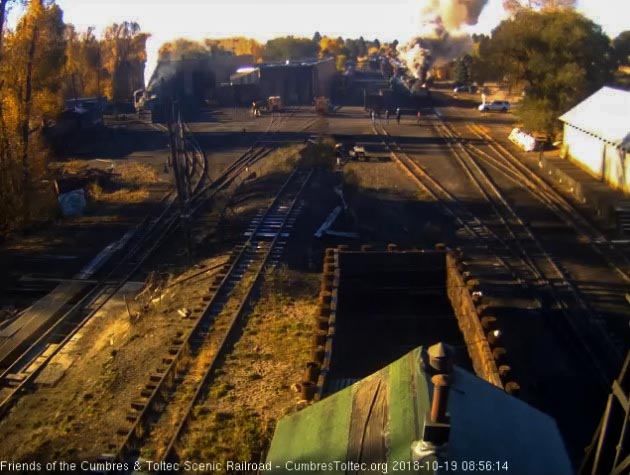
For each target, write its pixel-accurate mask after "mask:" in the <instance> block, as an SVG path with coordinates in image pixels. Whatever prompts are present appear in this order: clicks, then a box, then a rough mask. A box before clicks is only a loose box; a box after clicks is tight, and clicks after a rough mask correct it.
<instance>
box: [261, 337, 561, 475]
mask: <svg viewBox="0 0 630 475" xmlns="http://www.w3.org/2000/svg"><path fill="white" fill-rule="evenodd" d="M432 348H434V347H432ZM427 361H428V356H427V352H426V351H425V350H424V349H423V347H418V348H416V349H414V350H412V351H411V352H409V353H407V354H406V355H404V356H403V357H402V358H400V359H398V360H396V361H394V362H393V363H391V364H390V365H388V366H386V367H385V368H383V369H381V370H379V371H377V372H376V373H374V374H372V375H370V376H368V377H366V378H364V379H362V380H360V381H358V382H357V383H355V384H353V385H352V386H349V387H347V388H345V389H343V390H341V391H339V392H337V393H334V394H333V395H331V396H329V397H326V398H325V399H322V400H320V401H319V402H316V403H315V404H313V405H311V406H309V407H307V408H305V409H303V410H301V411H299V412H297V413H294V414H291V415H288V416H285V417H284V418H282V419H281V420H280V421H279V422H278V425H277V427H276V431H275V434H274V437H273V440H272V442H271V447H270V450H269V453H268V456H267V464H268V466H270V468H271V473H273V474H288V473H306V472H308V473H310V474H318V473H319V474H323V473H326V474H339V475H345V474H347V473H362V474H363V473H393V472H397V473H406V474H418V473H449V472H454V473H462V472H468V471H474V472H476V471H480V470H484V471H492V472H493V473H510V474H528V475H529V474H533V473H536V474H539V475H545V474H549V475H551V474H553V475H564V474H567V475H568V474H571V473H573V469H572V467H571V463H570V461H569V457H568V455H567V453H566V450H565V447H564V443H563V441H562V439H561V437H560V434H559V432H558V429H557V426H556V423H555V421H554V420H553V419H552V418H551V417H549V416H547V415H545V414H543V413H542V412H540V411H538V410H536V409H534V408H532V407H531V406H529V405H527V404H526V403H524V402H522V401H521V400H519V399H517V398H515V397H513V396H510V395H508V394H507V393H505V392H503V391H502V390H501V389H499V388H497V387H496V386H494V385H492V384H490V383H487V382H485V381H483V380H481V379H480V378H478V377H476V376H474V375H473V374H471V373H469V372H467V371H465V370H463V369H462V368H459V367H458V366H453V367H452V369H451V371H450V373H449V377H450V390H449V391H448V396H447V406H446V407H447V411H448V413H447V416H448V421H447V423H446V424H444V425H446V426H447V428H446V430H447V431H446V435H445V434H444V432H441V431H442V430H443V429H444V427H443V426H440V424H437V425H436V426H432V425H431V422H429V421H430V416H429V413H430V412H431V406H432V404H433V397H432V394H433V391H434V387H433V383H432V382H431V381H432V380H431V372H432V368H431V367H430V366H429V365H427ZM427 428H428V429H429V432H427ZM432 430H434V431H437V432H431V431H432ZM440 432H441V434H440ZM430 433H432V434H433V436H436V435H437V436H438V438H440V439H441V440H442V442H444V441H446V442H445V444H444V445H442V443H441V442H437V443H436V444H431V443H428V441H429V440H430V437H429V436H428V435H427V434H430ZM444 435H445V437H444ZM423 442H424V443H423ZM358 464H365V465H363V466H361V465H358Z"/></svg>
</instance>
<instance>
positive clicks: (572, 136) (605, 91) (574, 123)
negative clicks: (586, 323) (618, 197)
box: [560, 87, 630, 193]
mask: <svg viewBox="0 0 630 475" xmlns="http://www.w3.org/2000/svg"><path fill="white" fill-rule="evenodd" d="M560 120H561V121H562V122H564V140H563V142H564V143H563V147H562V152H563V156H566V157H568V158H569V159H571V160H573V161H574V162H576V163H577V164H578V165H580V166H581V167H582V168H584V169H585V170H586V171H588V172H590V173H591V174H593V175H594V176H596V177H597V178H601V179H602V180H603V181H605V182H607V183H608V184H610V185H611V186H612V187H613V188H617V189H621V190H623V191H624V192H626V193H630V92H629V91H622V90H620V89H614V88H612V87H603V88H601V89H600V90H599V91H597V92H596V93H595V94H593V95H592V96H590V97H588V98H587V99H585V100H584V101H583V102H581V103H580V104H578V105H577V106H575V107H574V108H573V109H571V110H570V111H568V112H567V113H566V114H564V115H563V116H562V117H560Z"/></svg>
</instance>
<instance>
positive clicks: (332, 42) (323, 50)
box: [319, 36, 344, 57]
mask: <svg viewBox="0 0 630 475" xmlns="http://www.w3.org/2000/svg"><path fill="white" fill-rule="evenodd" d="M343 47H344V44H343V42H342V41H340V40H339V38H330V37H328V36H324V37H323V38H322V39H321V40H320V42H319V55H320V57H325V56H337V55H339V54H341V51H342V49H343Z"/></svg>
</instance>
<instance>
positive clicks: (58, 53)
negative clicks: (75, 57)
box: [0, 0, 66, 232]
mask: <svg viewBox="0 0 630 475" xmlns="http://www.w3.org/2000/svg"><path fill="white" fill-rule="evenodd" d="M64 32H65V25H64V23H63V20H62V11H61V9H60V8H59V7H58V6H57V5H54V4H52V5H44V3H43V2H42V1H41V0H35V1H31V2H30V3H29V4H28V5H27V7H26V10H25V12H24V15H23V16H22V17H21V18H20V20H19V21H18V24H17V26H16V28H15V31H12V32H9V34H8V35H7V36H6V41H3V46H4V49H3V50H2V62H1V63H0V76H1V81H0V84H2V96H1V109H2V121H1V122H2V123H1V124H0V134H1V135H2V138H1V141H2V143H3V147H2V148H3V153H2V162H1V163H0V206H1V207H2V209H1V210H0V216H1V217H2V222H0V229H1V230H2V232H6V231H7V230H9V229H12V228H13V227H16V226H20V225H22V224H24V223H26V222H28V221H29V220H30V219H31V218H32V216H33V214H34V213H36V212H37V207H38V206H39V200H38V199H37V198H38V196H39V195H40V194H41V190H42V189H41V187H40V186H38V183H40V181H41V179H42V178H43V176H44V173H45V164H46V154H45V151H44V149H43V146H42V143H41V141H40V140H39V137H40V134H39V132H40V131H41V125H42V123H43V122H44V120H45V119H46V118H47V117H52V116H54V114H55V113H56V111H58V110H59V108H60V105H61V93H60V92H61V84H62V81H61V79H62V76H63V69H64V64H65V61H66V57H65V48H66V38H65V35H64Z"/></svg>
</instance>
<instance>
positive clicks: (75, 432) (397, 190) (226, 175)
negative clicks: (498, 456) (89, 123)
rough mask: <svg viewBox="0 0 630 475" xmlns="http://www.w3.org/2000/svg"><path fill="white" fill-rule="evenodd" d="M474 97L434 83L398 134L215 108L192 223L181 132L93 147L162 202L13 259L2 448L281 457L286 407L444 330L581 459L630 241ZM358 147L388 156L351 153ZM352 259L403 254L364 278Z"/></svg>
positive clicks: (37, 244) (621, 318)
mask: <svg viewBox="0 0 630 475" xmlns="http://www.w3.org/2000/svg"><path fill="white" fill-rule="evenodd" d="M472 102H473V98H472V96H471V98H467V96H466V95H465V94H464V95H462V97H453V94H451V93H450V92H447V91H446V90H445V89H443V90H440V89H437V88H436V89H435V90H434V91H433V95H432V99H431V100H429V101H426V102H425V103H424V104H423V105H422V119H421V120H420V121H419V123H418V121H417V120H416V115H415V114H416V108H415V106H414V104H412V103H410V104H405V103H401V108H402V110H403V114H402V118H401V120H400V123H397V122H396V120H394V119H393V118H387V119H386V118H385V117H384V115H381V116H380V117H377V118H376V119H371V118H370V117H369V116H368V113H367V112H366V111H365V110H364V108H363V107H362V106H359V105H356V104H341V105H339V106H338V107H337V108H336V110H335V111H334V112H331V113H328V114H326V115H321V114H317V113H315V111H314V110H313V107H311V106H291V107H286V108H285V109H284V110H283V111H281V112H273V113H269V114H265V115H263V116H262V117H253V116H252V114H250V111H249V109H245V108H242V107H238V108H226V107H224V108H221V107H215V108H208V109H207V110H204V111H203V113H202V114H201V115H200V116H199V117H197V118H195V119H194V120H191V121H188V122H186V123H185V124H184V125H182V132H181V133H182V136H185V137H186V140H185V143H186V146H187V148H189V149H190V150H189V152H190V153H189V155H188V156H190V157H191V158H190V159H191V163H192V165H191V166H192V167H193V171H192V173H191V180H192V182H191V192H190V195H189V202H188V203H187V205H186V206H188V208H187V212H186V213H185V214H186V216H189V217H190V218H186V219H185V220H182V219H181V216H180V208H179V207H178V201H177V199H176V196H175V193H174V191H173V188H174V184H173V179H172V175H171V174H170V173H165V170H164V168H165V163H166V161H167V159H168V154H169V149H168V146H169V143H168V135H167V134H166V132H165V128H164V126H162V125H159V124H150V123H148V122H146V121H142V120H140V119H138V118H135V117H131V116H130V117H127V118H125V119H119V120H115V119H114V118H110V119H109V120H108V121H107V123H106V127H107V128H108V129H109V130H110V131H111V133H112V134H113V136H114V137H115V140H114V143H115V144H116V147H115V148H112V146H111V145H108V146H107V147H105V146H103V148H100V149H99V146H98V145H95V146H94V147H93V149H92V150H90V151H89V153H88V154H87V155H88V156H85V155H86V154H83V156H81V155H80V154H78V155H77V157H75V158H76V160H79V161H81V163H86V164H87V165H86V166H88V167H91V169H96V170H98V169H99V167H100V168H103V167H107V166H108V164H109V163H112V164H113V167H114V170H117V169H119V170H121V173H122V170H124V166H129V164H133V165H134V166H136V167H141V168H140V170H141V175H142V176H144V177H148V178H146V179H145V180H144V181H142V180H141V183H140V184H139V185H138V187H137V188H134V190H136V191H137V190H138V189H141V190H145V191H146V192H145V191H142V192H141V193H139V194H138V195H137V197H136V199H133V200H127V201H126V200H125V199H124V195H125V193H122V194H121V196H120V197H119V198H120V199H118V198H116V197H109V198H108V199H106V198H103V199H102V200H101V201H99V200H94V202H93V203H94V204H92V205H91V206H93V208H92V209H91V210H90V212H89V213H88V214H87V215H86V216H85V217H83V218H77V219H76V220H70V221H67V222H65V223H64V222H62V223H60V224H56V225H54V226H53V228H52V229H44V230H40V231H34V232H33V233H32V236H29V238H28V239H25V240H24V241H22V242H10V243H8V244H6V245H5V246H4V247H3V248H2V249H1V250H0V256H1V257H2V259H3V262H4V263H5V264H4V268H5V271H6V275H5V280H4V281H3V282H2V285H3V292H2V293H3V305H4V308H5V311H6V312H7V315H8V316H9V317H10V319H7V320H6V321H5V322H3V324H2V327H1V329H0V337H1V338H2V340H0V350H2V355H1V356H2V365H1V369H2V375H1V378H2V387H1V388H0V414H1V419H0V458H1V459H3V460H15V461H31V460H38V461H42V462H46V461H53V460H68V461H71V460H74V461H77V462H78V461H83V460H88V461H92V462H102V463H105V462H111V463H115V462H121V463H122V462H124V463H128V464H129V467H133V466H134V464H135V463H136V462H140V464H141V465H142V463H143V462H147V461H152V462H164V463H166V462H176V461H183V460H189V461H197V462H204V461H211V460H214V461H219V460H240V461H253V462H259V461H263V460H264V458H265V456H266V454H267V451H268V449H269V443H270V441H271V438H272V436H273V432H274V428H275V425H276V423H277V421H278V420H279V419H280V418H281V417H283V416H285V415H287V414H292V413H295V412H297V411H300V410H302V409H303V408H304V407H306V406H308V405H310V404H312V402H313V399H315V400H319V399H320V398H322V397H325V396H326V395H327V394H330V393H332V392H334V391H335V390H336V389H335V388H337V389H341V388H343V387H345V386H347V385H348V384H352V383H353V382H354V381H357V380H358V379H360V378H363V377H365V376H368V375H369V374H371V373H372V372H373V371H375V370H377V369H378V368H381V367H383V366H386V365H387V364H389V363H391V362H392V361H393V360H395V359H397V358H399V357H401V356H403V355H404V354H405V353H406V352H407V351H409V350H410V349H412V348H414V347H415V346H417V345H419V344H422V345H426V344H431V343H432V342H436V341H438V340H440V341H446V342H447V343H449V344H451V345H453V346H454V347H455V348H456V355H457V358H458V359H457V361H456V364H458V365H459V366H462V367H464V368H466V369H469V370H472V371H475V372H476V373H477V375H478V376H480V377H482V378H483V379H486V380H487V381H490V382H491V383H492V384H494V385H495V386H499V387H501V389H504V390H505V391H506V392H507V393H509V394H512V395H513V396H514V397H518V398H521V399H522V400H524V401H525V402H527V403H529V404H531V405H532V406H534V407H535V408H537V409H539V410H541V411H543V412H545V413H546V414H548V415H550V416H551V417H552V418H553V419H555V421H556V423H557V424H558V427H559V430H560V433H561V435H562V437H563V440H564V443H565V445H566V447H567V450H568V452H569V454H570V456H571V458H572V460H573V462H574V463H578V464H579V461H580V460H581V457H582V455H583V452H584V447H585V446H586V445H588V444H589V443H590V441H591V438H592V435H593V433H594V431H595V430H596V428H597V423H598V422H599V419H600V418H601V416H602V413H603V411H604V408H605V404H606V397H607V396H608V393H609V389H610V384H611V381H612V380H613V379H614V378H616V377H617V375H618V372H619V369H620V367H621V363H622V362H623V359H624V357H625V354H626V351H627V349H628V345H627V342H628V341H630V340H629V338H628V337H629V336H630V335H629V334H628V333H629V330H630V329H629V327H628V315H629V314H630V307H629V305H630V304H629V303H628V300H627V295H628V293H627V292H628V288H629V283H630V261H629V256H630V241H628V240H626V239H625V238H624V236H621V235H619V233H618V230H617V229H616V228H615V223H614V222H611V221H610V220H606V219H604V218H603V217H602V216H601V213H598V211H597V209H596V208H594V207H592V206H591V203H581V202H579V201H578V200H576V199H575V197H574V196H573V195H572V194H571V192H570V190H568V189H567V188H566V187H565V186H563V184H561V183H557V182H556V181H553V180H551V179H550V178H549V176H548V175H545V173H544V172H543V170H542V169H541V167H540V156H539V154H538V153H537V152H531V153H526V152H523V151H522V150H520V149H518V148H517V147H516V146H514V144H512V143H511V142H509V141H508V139H507V136H508V134H509V131H510V130H511V128H512V127H513V126H514V124H515V118H514V116H513V115H512V114H511V113H507V114H501V113H495V114H492V113H489V114H481V113H480V112H479V111H478V110H477V109H476V107H471V103H472ZM359 142H361V143H368V144H376V145H378V146H379V147H381V149H382V153H380V154H378V156H371V157H369V158H368V159H367V160H364V161H356V160H350V159H349V158H348V157H345V158H343V159H342V160H339V161H337V160H336V158H335V155H334V150H335V149H334V145H335V144H338V143H339V144H344V145H345V146H346V147H351V146H352V145H353V144H356V143H359ZM545 153H546V154H553V153H554V152H553V151H546V152H545ZM73 163H74V162H73ZM104 163H105V164H104ZM81 166H83V165H81ZM142 167H144V168H142ZM79 168H81V167H79ZM84 172H85V170H84ZM130 180H131V179H130ZM126 186H127V185H126ZM128 186H131V185H128ZM610 199H611V200H613V199H614V195H613V194H612V193H611V198H610ZM335 209H338V211H336V214H335V215H334V216H333V217H332V218H331V215H332V213H335ZM112 244H114V245H113V246H111V245H112ZM340 246H341V247H340ZM104 248H107V249H108V251H106V252H105V253H103V252H102V250H103V249H104ZM333 250H334V251H333ZM421 251H425V253H424V254H423V253H422V252H421ZM405 252H409V254H408V255H407V254H404V253H405ZM335 253H336V254H335ZM344 253H347V255H346V257H343V256H344ZM353 253H356V255H360V254H363V253H365V254H370V253H380V254H379V256H381V254H383V255H385V257H386V254H387V253H392V254H397V255H400V260H399V261H396V263H395V264H392V265H393V268H392V270H387V269H386V270H387V272H392V274H385V275H386V276H387V275H389V276H390V277H382V276H379V275H378V273H377V272H376V271H375V272H374V275H372V274H370V273H369V272H368V274H369V276H370V277H369V278H370V279H372V280H370V281H369V282H370V284H369V285H367V284H366V286H365V287H362V286H361V284H360V283H357V282H358V281H359V280H361V279H360V278H359V277H356V276H354V274H352V272H349V271H345V272H346V274H344V269H352V271H353V272H354V271H355V270H356V269H360V270H356V272H357V275H362V274H361V272H364V271H365V269H364V268H363V267H361V266H362V264H356V263H352V262H354V261H352V259H355V257H353V255H354V254H353ZM428 253H434V254H430V256H433V257H426V256H425V254H426V255H428ZM97 255H100V256H102V257H101V259H98V258H97V259H96V260H95V259H94V258H95V256H97ZM375 255H376V254H375ZM333 256H337V257H335V258H333ZM379 256H377V257H375V258H374V259H375V262H377V264H374V265H376V266H377V267H378V266H379V264H378V262H379V261H378V259H380V258H381V257H382V256H381V257H379ZM413 256H419V257H413ZM453 256H454V257H453ZM416 258H417V259H418V264H414V262H415V259H416ZM425 258H426V259H428V261H424V260H423V259H425ZM344 259H345V260H344ZM356 259H357V262H358V259H359V258H358V257H357V258H356ZM383 259H385V258H383ZM431 259H434V260H431ZM451 259H454V260H453V261H451ZM442 261H444V262H445V264H442ZM333 262H334V263H335V264H333ZM366 262H367V261H366ZM392 262H393V261H392ZM424 262H430V263H431V266H438V264H436V263H437V262H439V263H440V264H439V266H438V267H435V268H434V267H431V271H430V272H429V271H426V272H424V271H422V272H421V269H420V267H422V266H425V265H427V264H424ZM344 263H346V264H344ZM407 265H408V266H410V267H405V266H407ZM335 266H337V267H335ZM344 266H346V267H344ZM353 266H357V267H356V269H355V267H353ZM366 266H367V264H366ZM414 266H418V267H417V268H416V267H414ZM381 267H382V269H385V268H386V265H385V264H382V265H381ZM335 268H336V269H337V270H339V269H340V271H339V272H337V273H336V274H335V271H334V269H335ZM447 268H448V269H450V270H448V271H447ZM382 269H381V270H382ZM453 269H455V270H453ZM348 272H349V273H348ZM365 272H367V271H365ZM384 272H385V271H384ZM396 272H401V273H402V274H401V275H403V276H408V277H409V279H410V280H409V281H406V279H403V278H401V279H394V278H391V276H392V275H395V274H396ZM450 272H454V273H456V274H457V275H458V276H459V277H457V278H461V279H462V280H461V285H460V286H459V287H457V286H455V285H454V284H452V282H451V280H450V279H452V278H453V277H452V276H451V274H450ZM339 275H340V276H341V277H339ZM344 275H345V276H346V277H344ZM348 275H350V277H348ZM447 275H448V279H449V281H448V282H449V283H448V284H447V283H446V282H447V280H446V279H447ZM353 276H354V277H353ZM334 279H340V280H339V282H338V281H337V280H335V281H334V282H335V283H334V284H332V282H333V280H334ZM344 279H345V280H344ZM353 279H354V280H353ZM366 279H367V278H366ZM440 279H442V280H443V281H444V282H440ZM344 286H345V287H344ZM456 287H457V288H459V289H462V288H463V289H464V290H465V291H466V292H467V293H466V297H465V299H470V308H473V309H474V312H473V313H474V316H472V317H471V316H470V314H466V313H465V312H464V311H463V310H461V308H464V304H463V303H462V306H461V308H460V309H458V308H455V305H454V302H461V301H462V300H457V299H460V297H457V298H454V297H452V295H451V294H448V292H451V291H453V289H454V288H456ZM333 288H335V289H337V288H338V289H339V295H342V292H346V293H344V294H343V299H342V298H341V297H339V299H338V300H337V297H338V295H337V294H334V292H335V291H333V290H331V289H333ZM342 289H345V290H342ZM348 289H350V290H348ZM419 289H420V290H419ZM449 289H450V290H449ZM458 291H459V290H458ZM468 291H470V292H468ZM51 295H57V296H56V297H54V298H53V297H50V296H51ZM348 295H351V296H352V298H348ZM42 298H43V299H44V300H43V301H42V300H39V299H42ZM47 298H49V299H50V300H45V299H47ZM344 299H345V300H344ZM461 299H464V297H461ZM465 299H464V300H465ZM38 300H39V302H40V305H41V308H40V309H39V310H38V312H39V313H38V314H37V315H36V316H35V317H33V320H29V321H28V322H26V323H22V324H21V325H22V326H20V325H18V324H19V323H20V318H21V315H22V316H23V315H24V314H21V315H20V314H19V313H18V312H21V311H23V310H24V309H25V308H27V307H28V306H29V305H32V304H34V303H35V302H36V301H38ZM331 301H332V302H335V304H334V305H332V306H331ZM41 302H43V303H41ZM337 302H338V303H339V307H336V304H337ZM449 302H450V305H451V306H453V308H451V307H450V306H449ZM466 302H468V300H466ZM473 302H474V306H473ZM467 305H468V304H467ZM53 307H54V308H55V312H52V311H51V312H52V313H54V315H52V313H51V315H52V316H49V317H48V318H49V320H50V321H47V323H45V324H43V323H41V327H39V326H37V325H40V323H38V322H37V318H40V317H39V316H38V315H43V314H45V313H46V310H47V309H49V310H50V309H51V308H53ZM466 308H468V307H466ZM335 311H336V312H337V314H336V317H335V318H336V319H337V320H338V322H337V325H336V326H335V325H334V321H333V320H332V319H331V318H330V315H331V312H332V313H333V314H334V313H335ZM390 312H391V314H390ZM423 312H425V313H426V315H425V316H426V318H425V319H421V321H418V322H416V321H415V320H414V319H415V317H416V316H417V315H420V314H423V315H424V313H423ZM367 315H370V316H369V318H368V316H367ZM388 315H389V316H388ZM392 315H395V322H396V324H394V323H391V322H390V320H388V319H389V318H390V317H391V316H392ZM344 317H345V318H346V319H347V320H343V318H344ZM42 318H43V317H42ZM391 318H392V319H393V317H391ZM466 318H468V319H470V318H472V319H473V320H474V324H473V323H470V322H469V321H468V320H466ZM392 321H394V320H392ZM374 322H377V323H374ZM427 322H428V323H427ZM436 322H437V323H436ZM372 324H374V325H373V326H370V325H372ZM471 325H472V326H474V331H473V330H470V328H472V327H471ZM29 328H30V329H31V330H28V329H29ZM335 329H336V331H337V334H336V336H335ZM27 330H28V331H31V333H32V335H30V337H29V338H25V341H20V340H19V338H20V335H22V334H25V335H28V331H27ZM21 332H22V333H21ZM474 332H477V333H474ZM479 334H480V335H481V340H482V341H481V342H479V341H478V336H479ZM420 335H421V336H420ZM488 335H492V337H489V336H488ZM403 336H405V337H408V338H402V337H403ZM416 337H417V338H416ZM335 338H337V340H335ZM381 339H382V341H381ZM331 342H332V343H331ZM335 342H337V344H338V345H343V347H339V348H337V349H336V350H335V351H333V352H332V355H333V356H332V360H331V359H330V354H329V353H330V345H331V344H332V345H333V346H332V348H335V347H334V344H335ZM476 345H477V346H476ZM480 348H481V349H480ZM356 355H360V356H356ZM487 355H490V357H489V359H488V357H487ZM484 358H486V359H484ZM490 360H491V361H490ZM327 365H330V368H328V366H327ZM482 367H483V370H482V369H481V368H482ZM328 370H330V372H329V373H328ZM326 375H328V376H329V378H330V380H327V379H326ZM344 381H345V382H344ZM578 395H579V397H578ZM93 471H96V470H93ZM121 471H124V470H121ZM127 472H129V470H127ZM202 472H204V471H203V470H202V471H199V472H197V473H202ZM206 472H207V473H219V472H221V473H223V472H222V471H221V470H217V471H216V472H213V471H212V470H208V471H206Z"/></svg>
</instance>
